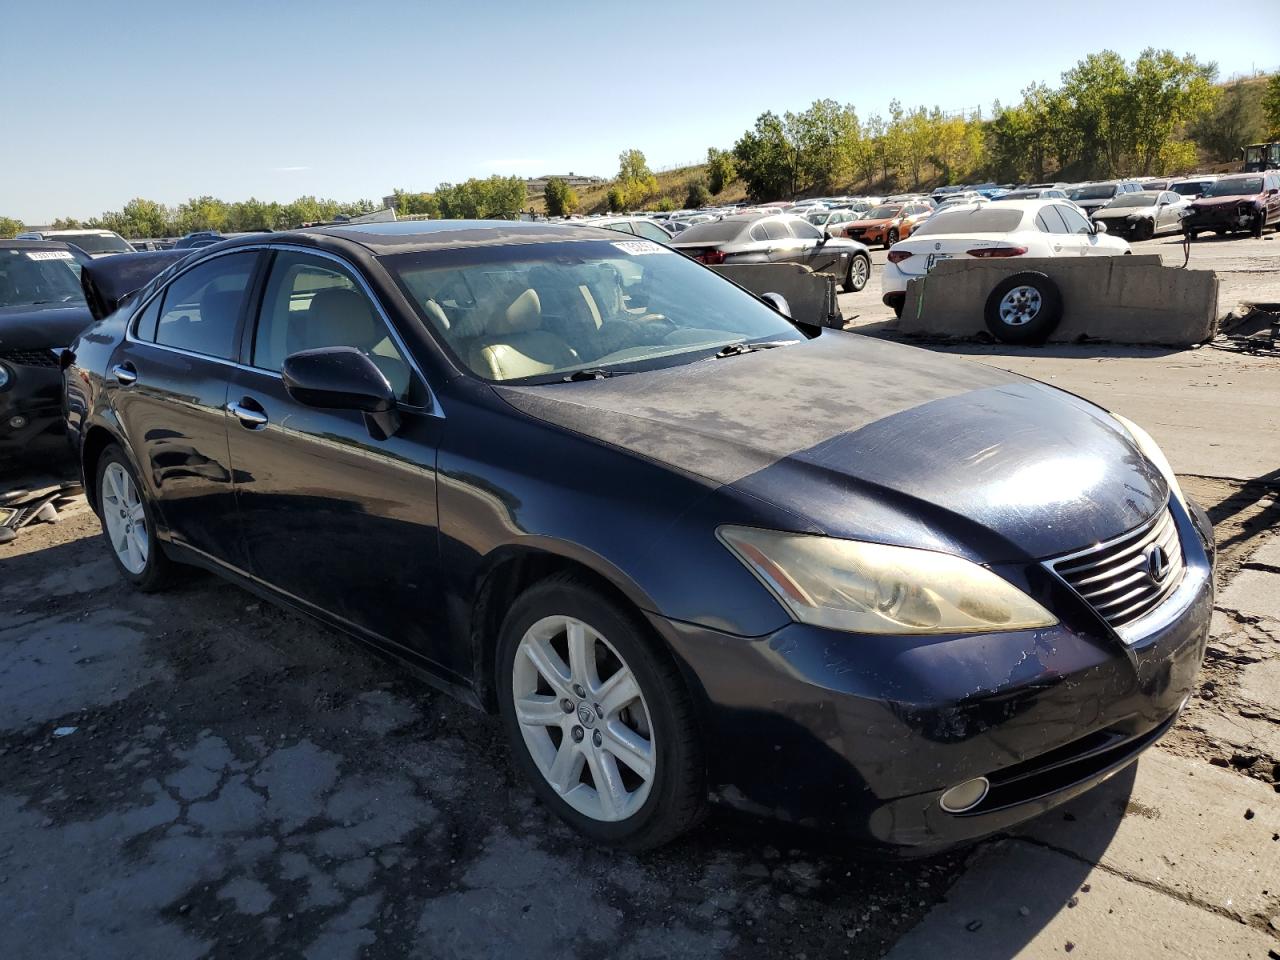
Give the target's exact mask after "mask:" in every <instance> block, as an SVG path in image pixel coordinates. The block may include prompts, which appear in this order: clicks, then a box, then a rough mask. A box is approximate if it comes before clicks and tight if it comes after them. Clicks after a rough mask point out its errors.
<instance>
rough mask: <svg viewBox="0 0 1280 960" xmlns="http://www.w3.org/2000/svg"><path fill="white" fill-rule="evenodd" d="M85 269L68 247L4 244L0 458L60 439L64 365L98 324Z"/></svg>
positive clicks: (84, 259)
mask: <svg viewBox="0 0 1280 960" xmlns="http://www.w3.org/2000/svg"><path fill="white" fill-rule="evenodd" d="M87 263H89V256H88V255H87V254H85V253H84V252H83V251H81V250H79V249H78V248H76V247H73V246H71V245H69V244H66V243H58V242H54V241H46V240H0V458H3V459H11V458H14V457H17V456H19V455H20V454H22V453H23V452H24V451H26V450H27V448H28V447H29V446H30V445H31V444H33V443H35V442H37V441H44V440H45V439H46V438H48V437H50V436H51V435H56V434H60V433H61V432H62V403H61V398H62V375H61V373H60V372H59V369H58V361H59V357H60V356H61V353H62V350H63V348H64V347H66V346H67V345H68V344H69V343H70V342H71V341H72V340H73V339H75V336H76V334H78V333H79V332H80V331H81V330H83V329H84V328H85V327H87V326H88V325H89V323H90V322H91V321H92V319H93V318H92V317H91V316H90V315H89V308H88V307H87V306H86V305H85V301H84V295H83V294H82V293H81V291H80V270H81V268H82V267H83V266H84V265H85V264H87ZM54 442H55V443H57V441H56V439H55V441H54ZM59 446H60V445H59Z"/></svg>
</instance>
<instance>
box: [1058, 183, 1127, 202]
mask: <svg viewBox="0 0 1280 960" xmlns="http://www.w3.org/2000/svg"><path fill="white" fill-rule="evenodd" d="M1115 195H1116V185H1115V184H1114V183H1103V184H1098V185H1095V186H1091V187H1076V188H1075V189H1074V190H1071V191H1068V193H1067V198H1068V199H1070V200H1107V199H1109V198H1110V197H1114V196H1115Z"/></svg>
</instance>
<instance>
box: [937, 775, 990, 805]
mask: <svg viewBox="0 0 1280 960" xmlns="http://www.w3.org/2000/svg"><path fill="white" fill-rule="evenodd" d="M990 789H991V781H989V780H988V779H987V778H986V777H978V778H977V779H976V780H966V781H965V782H964V783H961V784H958V785H956V786H954V787H952V788H951V789H950V790H948V791H947V792H946V793H944V794H943V795H942V796H941V797H940V798H938V804H939V805H940V806H941V807H942V809H943V810H945V811H947V813H967V812H968V811H970V810H972V809H973V808H974V807H976V806H977V805H978V804H980V803H981V802H982V801H983V800H985V799H986V798H987V791H988V790H990Z"/></svg>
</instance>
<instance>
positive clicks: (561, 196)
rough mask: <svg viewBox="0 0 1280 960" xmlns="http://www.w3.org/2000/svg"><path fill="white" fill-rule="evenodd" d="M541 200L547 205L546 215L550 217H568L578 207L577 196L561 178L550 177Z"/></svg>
mask: <svg viewBox="0 0 1280 960" xmlns="http://www.w3.org/2000/svg"><path fill="white" fill-rule="evenodd" d="M542 199H543V200H544V201H545V202H546V204H547V215H548V216H552V217H564V216H568V215H569V214H571V213H573V211H574V210H576V209H577V207H578V195H577V194H576V193H574V192H573V188H572V187H570V186H569V184H568V182H567V181H565V180H564V179H563V178H562V177H552V178H551V179H550V180H548V181H547V188H546V190H545V191H544V192H543V194H542Z"/></svg>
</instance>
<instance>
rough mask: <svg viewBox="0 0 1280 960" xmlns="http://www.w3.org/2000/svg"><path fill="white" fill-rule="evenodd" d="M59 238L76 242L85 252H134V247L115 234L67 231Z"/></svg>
mask: <svg viewBox="0 0 1280 960" xmlns="http://www.w3.org/2000/svg"><path fill="white" fill-rule="evenodd" d="M57 239H59V240H61V241H62V242H63V243H74V244H75V245H76V246H77V247H79V248H80V249H81V250H83V251H84V252H85V253H132V252H133V248H132V247H130V246H129V245H128V244H127V243H125V242H124V241H123V240H122V239H120V238H119V237H117V236H116V235H115V234H113V233H112V234H105V235H104V234H100V233H66V234H62V235H61V236H59V237H58V238H57Z"/></svg>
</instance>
